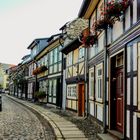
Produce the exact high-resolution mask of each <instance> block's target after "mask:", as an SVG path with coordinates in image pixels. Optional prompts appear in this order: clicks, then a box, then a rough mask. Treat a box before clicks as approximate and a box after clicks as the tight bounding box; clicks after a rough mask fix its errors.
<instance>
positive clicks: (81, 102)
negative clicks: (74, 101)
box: [78, 84, 85, 116]
mask: <svg viewBox="0 0 140 140" xmlns="http://www.w3.org/2000/svg"><path fill="white" fill-rule="evenodd" d="M84 113H85V91H84V84H79V85H78V116H84Z"/></svg>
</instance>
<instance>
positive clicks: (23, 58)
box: [22, 54, 30, 60]
mask: <svg viewBox="0 0 140 140" xmlns="http://www.w3.org/2000/svg"><path fill="white" fill-rule="evenodd" d="M28 57H30V54H27V55H25V56H23V57H22V60H25V59H27V58H28Z"/></svg>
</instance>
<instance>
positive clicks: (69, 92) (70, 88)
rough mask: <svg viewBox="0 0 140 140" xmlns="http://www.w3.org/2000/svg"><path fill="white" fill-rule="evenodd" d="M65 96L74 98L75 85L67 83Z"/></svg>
mask: <svg viewBox="0 0 140 140" xmlns="http://www.w3.org/2000/svg"><path fill="white" fill-rule="evenodd" d="M67 97H68V98H76V85H75V84H74V85H68V87H67Z"/></svg>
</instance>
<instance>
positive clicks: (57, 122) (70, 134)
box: [8, 96, 88, 140]
mask: <svg viewBox="0 0 140 140" xmlns="http://www.w3.org/2000/svg"><path fill="white" fill-rule="evenodd" d="M8 97H9V98H11V99H13V100H15V101H16V102H18V103H20V104H23V105H25V106H27V107H29V108H32V109H33V110H35V111H36V112H38V113H39V114H41V116H43V117H44V118H45V119H46V120H47V121H48V122H49V123H50V125H51V126H52V128H53V130H54V133H55V135H56V139H57V140H67V139H68V140H88V138H87V137H86V136H85V135H84V133H83V132H82V131H81V130H80V129H79V128H78V127H77V126H76V125H75V124H74V123H72V122H71V121H68V120H66V119H65V118H64V117H63V116H60V115H58V114H56V113H53V112H52V111H51V110H50V109H45V108H43V107H42V106H38V105H35V104H33V103H30V102H27V101H23V100H21V99H17V98H15V97H12V96H8Z"/></svg>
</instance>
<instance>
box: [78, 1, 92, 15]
mask: <svg viewBox="0 0 140 140" xmlns="http://www.w3.org/2000/svg"><path fill="white" fill-rule="evenodd" d="M91 1H92V0H83V2H82V5H81V8H80V10H79V13H78V17H83V16H84V14H85V13H86V11H87V8H88V6H89V4H90V2H91Z"/></svg>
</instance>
